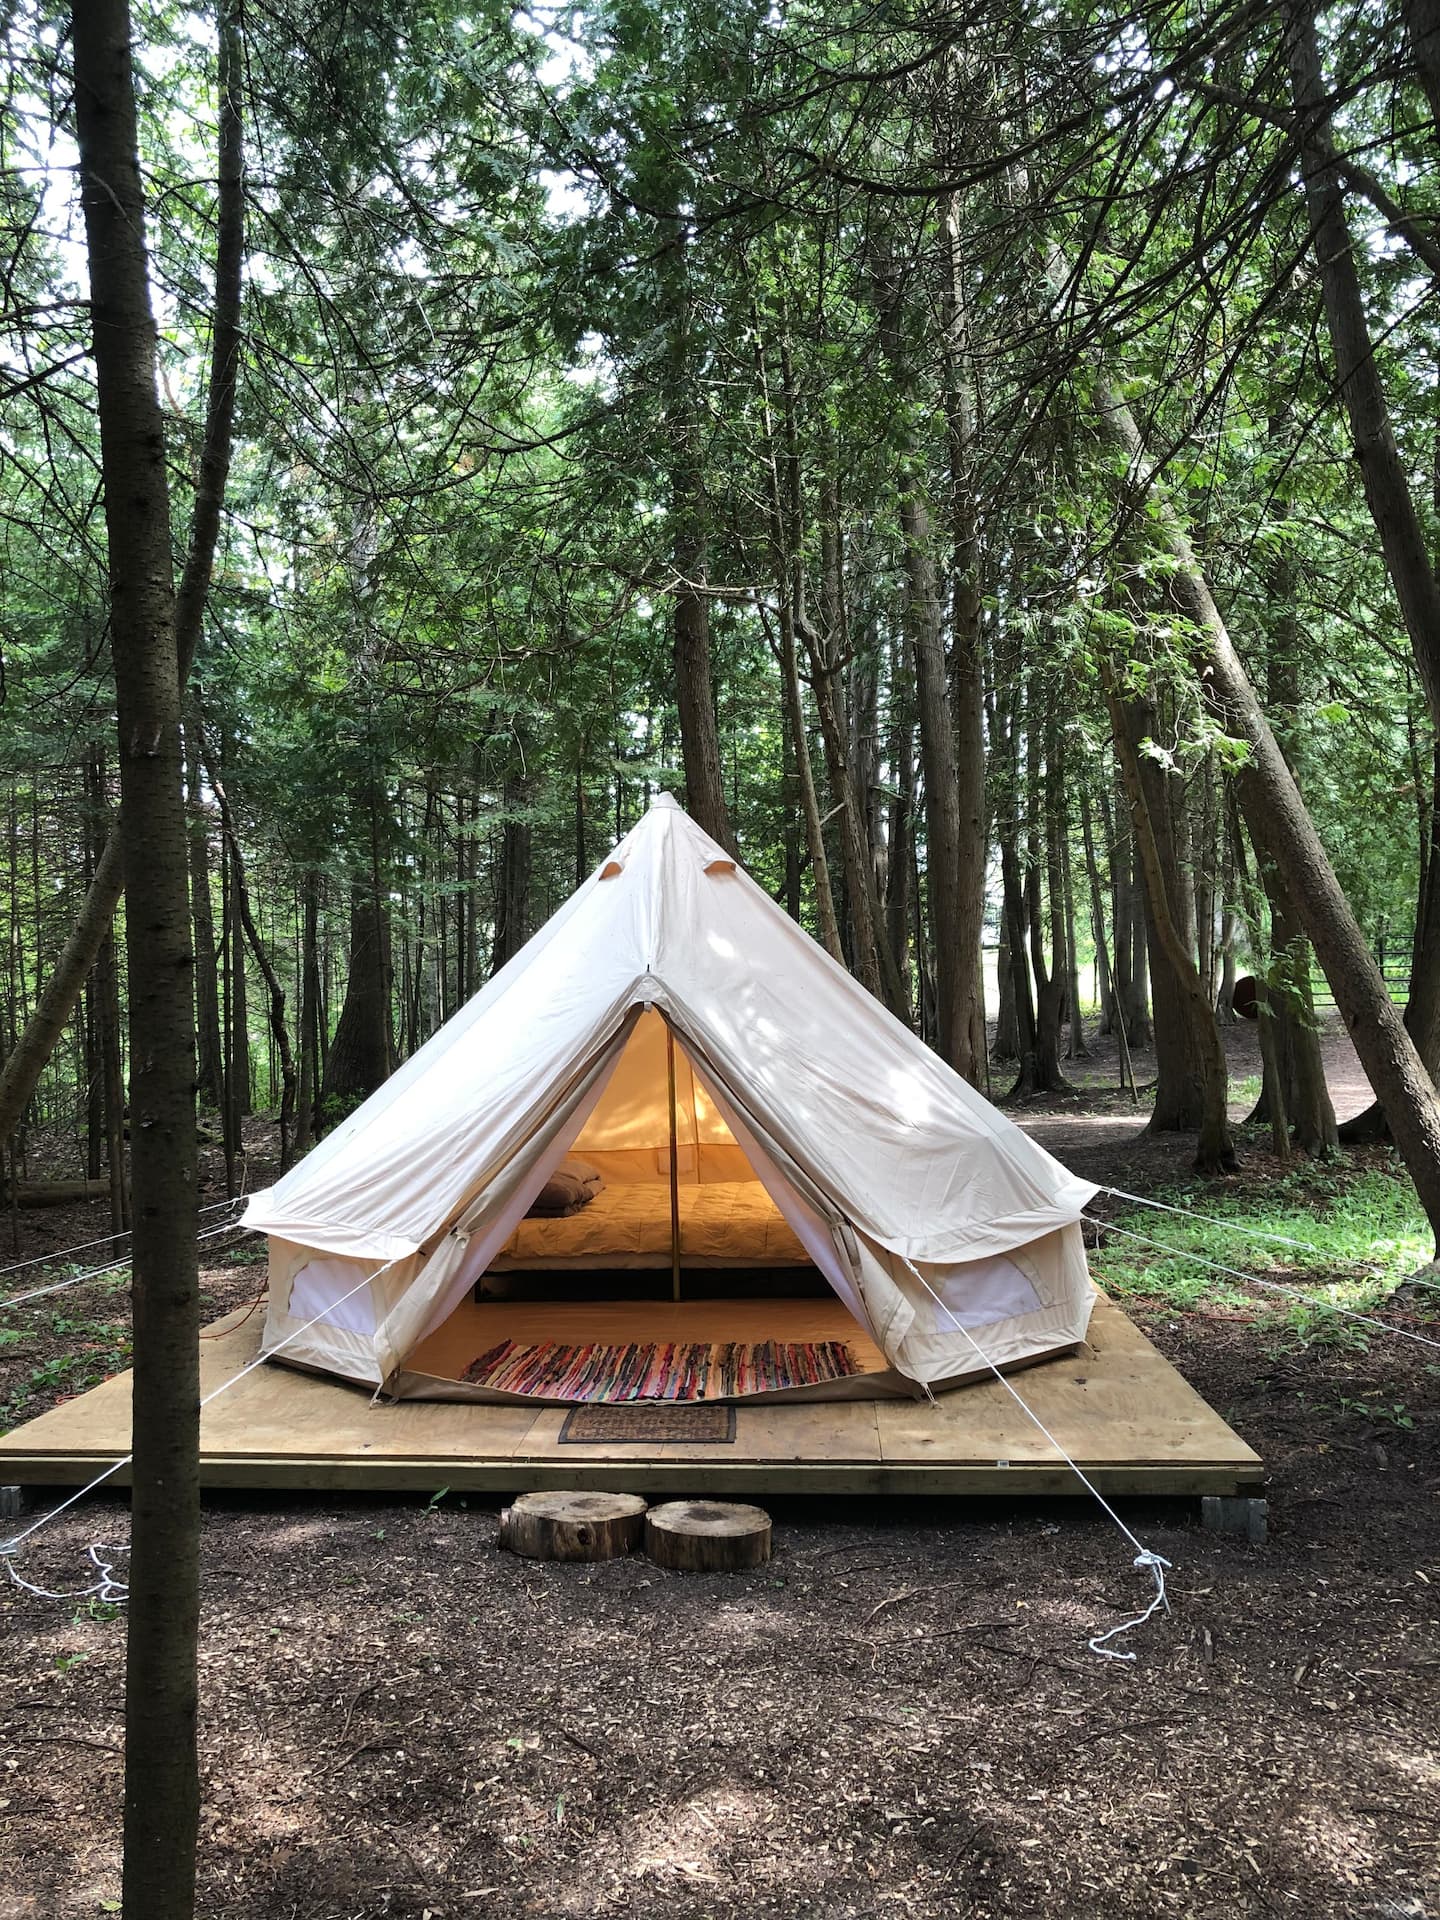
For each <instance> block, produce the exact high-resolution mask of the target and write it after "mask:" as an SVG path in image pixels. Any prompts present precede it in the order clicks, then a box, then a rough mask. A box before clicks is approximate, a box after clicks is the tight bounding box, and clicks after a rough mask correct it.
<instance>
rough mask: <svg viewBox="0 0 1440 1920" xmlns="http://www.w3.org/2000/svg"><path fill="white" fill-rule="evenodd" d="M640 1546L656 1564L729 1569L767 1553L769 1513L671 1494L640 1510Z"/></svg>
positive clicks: (759, 1560) (687, 1569) (759, 1561)
mask: <svg viewBox="0 0 1440 1920" xmlns="http://www.w3.org/2000/svg"><path fill="white" fill-rule="evenodd" d="M645 1551H646V1553H648V1554H649V1556H650V1558H651V1559H652V1560H653V1561H654V1562H655V1564H656V1566H657V1567H673V1568H675V1569H676V1570H677V1571H679V1572H683V1573H729V1572H732V1571H733V1570H735V1569H736V1568H740V1567H763V1566H764V1564H765V1562H766V1561H767V1560H768V1559H769V1558H770V1516H769V1514H768V1513H765V1512H763V1511H762V1510H761V1509H760V1508H759V1507H739V1506H730V1505H728V1504H726V1503H724V1502H721V1501H719V1500H671V1501H668V1502H667V1503H666V1504H665V1505H664V1506H663V1507H652V1508H651V1509H650V1511H649V1513H647V1514H646V1516H645Z"/></svg>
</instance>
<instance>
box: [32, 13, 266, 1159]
mask: <svg viewBox="0 0 1440 1920" xmlns="http://www.w3.org/2000/svg"><path fill="white" fill-rule="evenodd" d="M76 11H77V12H79V11H82V9H79V8H77V9H76ZM102 12H103V18H104V20H105V22H106V31H109V30H110V26H111V25H112V24H113V22H115V21H117V20H119V19H120V18H122V16H123V17H124V18H125V19H127V20H128V8H127V9H119V8H117V7H116V6H115V4H114V0H105V4H104V6H103V9H102ZM218 18H219V34H218V38H219V49H220V62H219V75H218V83H219V95H220V123H219V126H220V140H219V155H218V184H219V191H218V195H217V204H216V245H215V304H214V309H213V319H212V326H211V334H210V386H209V393H208V397H207V402H206V412H205V433H204V439H203V442H202V446H201V453H200V479H199V485H198V486H197V488H196V493H195V503H194V507H193V509H192V513H191V521H190V543H189V547H188V549H187V551H186V555H185V567H184V571H183V572H182V574H181V577H180V587H179V591H178V592H177V593H176V594H175V600H174V614H173V618H174V622H175V658H176V668H177V671H178V673H179V676H180V679H179V684H180V686H181V687H182V688H183V686H184V684H185V681H186V680H187V679H188V677H189V674H190V667H191V663H192V661H193V660H194V658H195V649H196V646H197V645H198V643H199V639H200V628H201V623H202V620H203V618H204V612H205V598H206V595H207V594H208V592H209V589H210V575H211V571H212V568H213V566H214V561H215V544H216V540H217V537H218V534H219V530H220V509H221V506H222V504H223V501H224V497H225V486H226V482H227V479H228V477H229V472H230V446H231V436H232V428H233V424H234V417H235V391H236V385H237V378H238V372H239V365H240V285H241V270H242V264H243V260H244V251H245V233H244V221H245V195H244V146H243V139H242V124H241V119H240V92H239V82H240V76H241V38H240V20H239V13H238V11H237V9H236V5H235V0H218ZM125 84H126V86H127V88H130V90H131V100H132V105H133V86H132V84H131V79H130V76H129V69H128V67H127V69H126V79H125ZM148 298H149V296H148V289H147V293H146V299H147V305H148ZM152 324H153V323H152ZM167 511H168V508H167ZM166 579H167V582H169V581H171V580H172V575H171V574H168V573H167V575H166ZM121 788H122V798H123V788H124V783H123V781H122V783H121ZM124 886H125V875H124V857H123V852H122V847H121V834H120V831H119V827H118V824H117V825H116V827H114V828H112V830H111V832H110V835H109V837H108V838H107V840H106V842H105V849H104V852H103V853H102V854H101V856H100V859H99V861H98V863H97V865H96V868H95V877H94V879H93V880H92V881H91V883H90V886H89V889H88V890H87V892H86V895H85V900H84V904H83V905H82V907H81V909H80V913H79V915H78V917H77V919H76V922H75V925H74V927H73V929H72V930H71V933H70V937H69V939H68V940H67V941H66V942H65V946H64V949H63V951H62V953H61V956H60V959H59V961H58V962H57V964H56V966H55V968H54V970H53V972H52V973H51V974H50V977H49V978H48V979H47V981H46V982H45V991H44V993H43V994H41V995H40V996H39V997H38V999H37V1002H36V1005H35V1007H34V1009H33V1011H32V1013H31V1016H30V1018H29V1019H28V1020H27V1021H26V1023H25V1030H24V1032H23V1033H22V1034H21V1035H20V1037H19V1039H18V1040H17V1041H16V1042H15V1044H14V1045H13V1046H12V1047H11V1048H10V1051H9V1053H8V1054H7V1056H6V1060H5V1068H4V1072H3V1073H0V1139H5V1138H6V1137H8V1136H9V1135H10V1134H11V1133H13V1132H14V1131H15V1129H16V1127H17V1126H18V1125H19V1123H20V1117H21V1115H22V1114H23V1113H24V1111H25V1107H26V1105H27V1103H28V1102H29V1099H30V1096H31V1094H33V1093H34V1091H35V1088H36V1087H37V1086H38V1084H39V1081H40V1075H41V1074H42V1073H43V1072H44V1070H45V1063H46V1062H47V1061H48V1060H49V1058H50V1055H51V1054H52V1053H53V1052H54V1050H55V1047H56V1045H57V1043H58V1042H59V1039H60V1036H61V1034H62V1033H63V1032H64V1031H65V1027H66V1023H67V1022H68V1021H69V1018H70V1015H71V1013H72V1012H73V1011H74V1009H75V1003H76V1001H77V1000H78V999H79V998H80V995H81V993H82V992H83V990H84V987H85V979H86V976H87V974H88V973H89V971H90V969H91V967H92V966H93V965H94V964H95V956H96V955H97V954H98V953H99V951H100V942H101V941H102V940H103V939H104V937H105V932H106V929H107V928H108V927H109V925H110V923H111V921H112V920H113V919H114V917H115V909H116V907H117V906H118V905H119V904H120V896H121V893H122V892H123V891H124Z"/></svg>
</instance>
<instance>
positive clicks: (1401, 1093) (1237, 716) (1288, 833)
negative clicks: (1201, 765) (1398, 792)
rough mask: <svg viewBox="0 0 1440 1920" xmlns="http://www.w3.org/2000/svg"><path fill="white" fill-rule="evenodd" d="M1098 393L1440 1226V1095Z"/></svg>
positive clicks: (1203, 594) (1107, 397)
mask: <svg viewBox="0 0 1440 1920" xmlns="http://www.w3.org/2000/svg"><path fill="white" fill-rule="evenodd" d="M1094 398H1095V408H1096V419H1097V422H1098V423H1099V425H1100V429H1101V432H1102V433H1103V434H1104V436H1105V437H1106V438H1107V439H1108V440H1110V442H1111V443H1112V444H1113V445H1114V447H1115V449H1116V451H1117V452H1120V453H1123V455H1124V457H1125V460H1126V462H1127V464H1128V466H1129V468H1130V470H1131V472H1132V476H1133V481H1134V484H1135V485H1136V487H1137V488H1138V490H1139V493H1140V494H1141V496H1142V497H1143V496H1144V495H1145V494H1147V493H1148V495H1149V505H1150V517H1151V523H1152V524H1153V525H1155V526H1156V528H1157V530H1158V532H1159V534H1160V537H1161V538H1162V539H1163V541H1164V543H1165V546H1166V548H1167V550H1168V553H1169V557H1170V560H1171V563H1172V567H1173V573H1172V576H1171V581H1170V587H1171V592H1172V593H1173V595H1174V597H1175V599H1176V601H1177V602H1178V604H1179V605H1180V607H1181V609H1182V611H1183V612H1184V613H1185V615H1186V617H1187V618H1188V619H1189V620H1190V621H1191V622H1192V623H1193V625H1194V628H1195V631H1196V638H1195V644H1194V656H1195V663H1196V667H1197V670H1198V671H1199V673H1200V675H1201V677H1202V680H1204V681H1206V682H1207V683H1208V684H1209V686H1210V688H1211V691H1212V694H1213V696H1214V698H1215V699H1216V701H1217V703H1218V705H1219V706H1220V708H1221V709H1222V712H1223V714H1224V717H1225V719H1226V722H1227V724H1228V725H1229V726H1230V727H1231V728H1232V730H1233V731H1234V733H1235V734H1236V736H1237V737H1238V738H1239V739H1241V740H1243V741H1245V743H1246V745H1247V746H1248V748H1249V750H1250V758H1249V759H1248V760H1247V761H1246V763H1245V765H1244V766H1243V767H1242V768H1241V769H1240V772H1239V773H1238V775H1237V781H1236V784H1237V790H1238V793H1239V796H1240V804H1241V806H1242V808H1243V809H1244V813H1245V818H1246V824H1247V825H1248V827H1249V829H1250V836H1251V838H1252V840H1254V841H1255V842H1256V843H1257V844H1258V845H1260V846H1263V848H1264V849H1265V851H1266V852H1267V853H1268V854H1269V855H1270V857H1271V859H1273V860H1274V862H1275V864H1276V867H1277V868H1278V870H1279V872H1280V875H1281V878H1282V879H1283V881H1284V883H1285V886H1286V890H1287V892H1288V893H1289V896H1290V898H1291V900H1292V901H1293V902H1294V903H1295V909H1296V912H1297V913H1298V914H1299V916H1300V919H1301V922H1302V924H1303V925H1304V927H1305V930H1306V932H1307V933H1308V934H1309V936H1310V940H1311V943H1312V944H1313V946H1314V948H1315V952H1316V955H1317V957H1318V958H1319V961H1320V964H1321V966H1322V967H1323V968H1324V970H1325V977H1326V979H1327V980H1328V981H1329V982H1330V986H1331V990H1332V991H1333V993H1334V995H1335V1002H1336V1005H1337V1006H1338V1007H1339V1009H1340V1014H1341V1017H1342V1018H1343V1020H1344V1021H1345V1025H1346V1027H1347V1028H1348V1030H1349V1033H1350V1038H1351V1041H1352V1043H1353V1045H1354V1047H1355V1051H1356V1053H1357V1054H1358V1055H1359V1058H1360V1064H1361V1066H1362V1067H1363V1068H1364V1069H1365V1073H1366V1076H1367V1077H1368V1079H1369V1081H1370V1084H1371V1086H1372V1087H1373V1088H1374V1089H1375V1091H1376V1093H1377V1094H1378V1095H1379V1098H1380V1102H1381V1105H1382V1106H1383V1107H1384V1109H1385V1113H1386V1117H1387V1119H1388V1120H1389V1122H1390V1129H1391V1132H1392V1134H1393V1135H1394V1138H1395V1142H1396V1145H1397V1146H1398V1147H1399V1149H1400V1153H1401V1156H1402V1158H1403V1159H1404V1161H1405V1166H1406V1169H1407V1171H1408V1172H1409V1174H1410V1177H1411V1179H1412V1180H1413V1181H1414V1182H1415V1189H1416V1192H1417V1194H1418V1195H1419V1199H1420V1204H1421V1206H1422V1207H1423V1208H1424V1209H1425V1214H1426V1218H1427V1219H1428V1220H1429V1222H1430V1225H1431V1227H1432V1228H1433V1229H1434V1230H1435V1232H1436V1234H1437V1236H1440V1100H1437V1098H1436V1093H1435V1088H1434V1086H1433V1084H1432V1083H1431V1080H1430V1077H1429V1075H1428V1074H1427V1072H1426V1070H1425V1064H1424V1062H1423V1061H1422V1059H1421V1058H1420V1055H1419V1053H1418V1052H1417V1051H1416V1048H1415V1044H1414V1042H1413V1041H1412V1040H1411V1038H1410V1035H1409V1033H1408V1032H1407V1031H1406V1029H1405V1024H1404V1022H1403V1021H1402V1019H1401V1017H1400V1013H1399V1011H1398V1009H1397V1008H1396V1007H1395V1005H1394V1003H1393V1002H1392V1001H1391V999H1390V996H1389V993H1388V992H1387V990H1386V987H1385V981H1384V979H1383V977H1382V975H1381V973H1380V969H1379V967H1378V966H1377V965H1376V963H1375V961H1374V959H1373V958H1372V957H1371V954H1370V952H1369V949H1368V948H1367V946H1366V944H1365V936H1364V934H1363V933H1362V932H1361V930H1360V928H1359V926H1358V925H1357V924H1356V921H1355V916H1354V915H1353V914H1352V913H1351V911H1350V906H1349V903H1348V902H1347V900H1346V898H1345V895H1344V892H1343V890H1342V888H1341V886H1340V883H1339V881H1338V880H1337V879H1336V877H1335V870H1334V868H1333V867H1332V866H1331V864H1330V861H1329V857H1328V856H1327V854H1326V852H1325V849H1324V847H1323V846H1322V845H1321V843H1320V838H1319V835H1318V834H1317V833H1316V831H1315V827H1314V824H1313V822H1312V821H1311V819H1310V816H1309V814H1308V813H1307V812H1306V809H1305V803H1304V801H1303V800H1302V799H1301V797H1300V792H1299V789H1298V788H1297V787H1296V785H1295V781H1294V777H1293V776H1292V774H1291V772H1290V769H1289V767H1288V766H1287V765H1286V764H1285V757H1284V755H1283V754H1282V753H1281V751H1280V748H1279V746H1278V745H1277V744H1276V741H1275V736H1274V734H1273V733H1272V732H1271V731H1270V727H1269V723H1268V722H1267V721H1266V718H1265V715H1264V713H1263V712H1262V711H1261V708H1260V703H1259V701H1258V700H1257V699H1256V697H1255V690H1254V688H1253V687H1252V686H1251V684H1250V679H1249V676H1248V675H1247V673H1246V672H1245V668H1244V666H1243V665H1242V663H1241V660H1240V657H1239V655H1238V654H1237V653H1236V651H1235V648H1234V644H1233V643H1232V641H1231V639H1230V634H1229V631H1228V629H1227V628H1226V626H1225V622H1224V621H1223V619H1222V618H1221V616H1220V610H1219V608H1218V607H1217V606H1216V605H1215V601H1214V598H1213V596H1212V594H1211V592H1210V585H1209V582H1208V581H1207V580H1206V578H1205V575H1204V572H1203V571H1202V569H1201V567H1200V564H1199V562H1198V561H1197V559H1196V558H1195V554H1194V550H1193V549H1192V547H1191V545H1190V541H1189V537H1188V535H1187V534H1186V532H1185V530H1184V527H1183V525H1182V523H1181V521H1180V518H1179V516H1178V514H1177V513H1176V511H1175V508H1174V506H1173V505H1172V503H1171V502H1170V500H1169V498H1168V496H1167V495H1166V494H1165V492H1164V490H1163V489H1162V488H1161V487H1159V486H1158V485H1156V484H1155V482H1154V476H1153V474H1152V473H1151V471H1150V469H1149V466H1148V463H1147V461H1146V458H1145V449H1144V443H1143V441H1142V440H1141V437H1140V431H1139V428H1138V427H1137V426H1136V424H1135V417H1134V415H1133V414H1132V413H1131V411H1130V408H1129V406H1128V404H1127V403H1126V402H1125V401H1123V400H1122V399H1121V398H1120V397H1119V395H1118V394H1117V393H1116V392H1115V390H1114V388H1113V387H1112V386H1111V385H1110V384H1109V382H1108V381H1107V380H1106V379H1105V378H1104V377H1103V376H1102V377H1099V378H1098V379H1097V381H1096V385H1095V392H1094Z"/></svg>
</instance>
